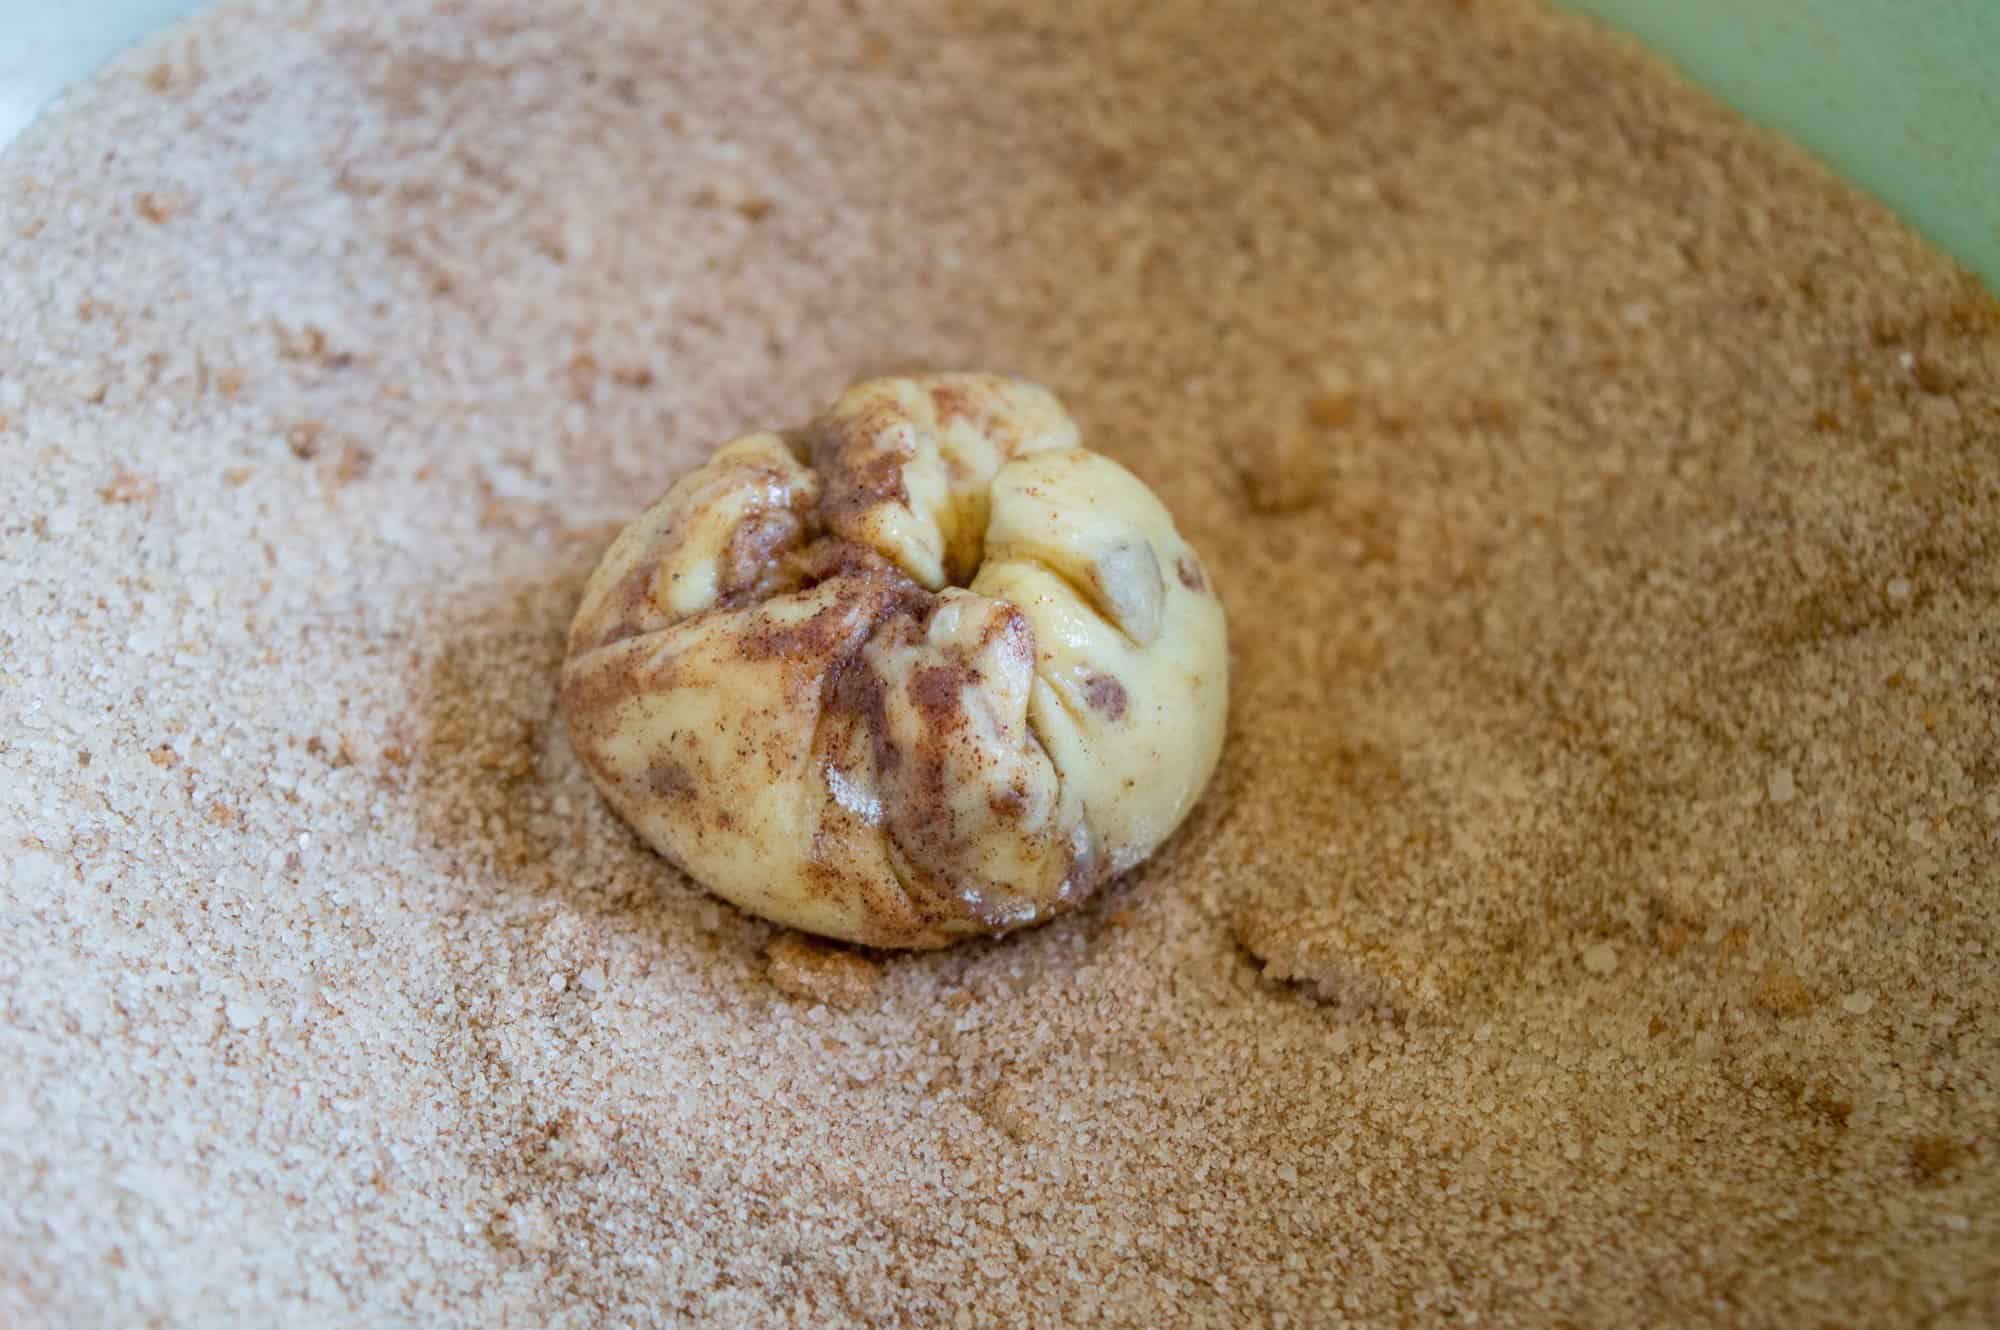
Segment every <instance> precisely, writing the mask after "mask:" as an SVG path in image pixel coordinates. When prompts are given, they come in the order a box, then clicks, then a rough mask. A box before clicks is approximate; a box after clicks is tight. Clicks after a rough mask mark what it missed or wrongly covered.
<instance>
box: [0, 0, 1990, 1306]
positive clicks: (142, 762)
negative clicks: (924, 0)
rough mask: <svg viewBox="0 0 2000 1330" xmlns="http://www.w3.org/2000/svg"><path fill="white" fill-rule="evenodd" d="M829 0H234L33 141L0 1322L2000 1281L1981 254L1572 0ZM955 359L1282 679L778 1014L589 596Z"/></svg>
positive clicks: (1545, 1294) (3, 713) (14, 414)
mask: <svg viewBox="0 0 2000 1330" xmlns="http://www.w3.org/2000/svg"><path fill="white" fill-rule="evenodd" d="M852 9H853V11H854V12H849V7H843V6H836V5H831V4H828V5H814V6H789V5H782V4H778V3H755V4H748V5H722V4H715V5H702V6H697V5H672V6H668V5H652V4H639V3H631V4H610V3H606V4H599V5H544V4H531V3H526V2H525V0H520V2H517V3H510V2H505V0H502V2H499V3H493V4H479V5H460V4H439V5H433V4H420V3H415V2H414V0H411V2H407V3H406V2H404V0H356V2H355V3H349V4H343V5H319V6H311V7H301V6H297V5H293V4H289V3H283V4H280V3H275V0H274V2H273V3H271V4H268V5H263V6H243V5H232V6H227V7H224V8H222V9H219V10H217V11H213V12H211V13H209V14H208V15H207V16H205V17H204V18H202V19H201V20H200V21H199V22H197V24H196V25H195V26H193V27H191V28H187V29H184V30H182V31H181V32H179V33H177V34H175V35H172V36H170V37H168V38H167V39H165V40H164V41H162V42H161V43H159V44H156V45H155V46H153V47H152V48H150V49H148V50H145V51H141V52H139V53H136V54H134V55H133V56H132V57H130V58H128V59H126V60H123V61H121V62H120V63H119V64H117V65H116V66H114V67H113V68H112V69H111V70H109V71H108V72H107V73H105V74H104V75H103V76H102V77H100V78H99V79H98V80H96V81H95V82H94V83H93V84H91V85H90V86H88V87H86V88H85V89H82V90H80V91H78V92H77V93H75V94H73V95H72V96H71V97H69V98H68V99H67V100H66V101H65V102H64V103H63V105H62V106H61V108H60V109H59V110H58V111H57V112H56V113H55V114H53V115H52V116H51V117H50V118H48V119H46V120H45V121H43V122H42V123H41V124H39V125H38V126H37V127H35V128H34V129H32V130H30V131H29V133H28V134H27V136H26V137H25V138H24V139H23V140H22V141H20V142H19V143H18V144H17V145H15V146H14V147H13V148H12V149H11V150H10V151H9V153H8V155H7V157H6V158H5V159H4V162H0V446H4V449H5V453H4V456H5V458H6V460H7V461H8V463H9V465H7V466H6V467H5V468H4V469H0V563H4V567H5V569H6V574H5V576H4V578H0V657H3V658H4V662H5V664H4V670H5V675H4V685H0V853H4V854H5V855H6V857H7V860H8V862H7V864H6V869H5V877H4V885H0V1068H4V1074H0V1320H4V1321H6V1322H7V1323H8V1324H10V1325H30V1326H32V1325H42V1324H48V1325H101V1324H161V1325H168V1324H171V1325H176V1326H234V1325H246V1324H285V1325H289V1326H315V1325H343V1326H344V1325H354V1324H368V1325H389V1324H421V1325H425V1326H445V1325H468V1326H470V1325H479V1326H492V1325H501V1324H512V1325H522V1324H532V1325H558V1326H596V1325H605V1324H625V1323H630V1324H645V1325H651V1324H679V1323H688V1324H691V1323H694V1322H695V1321H697V1320H700V1321H702V1323H704V1324H768V1323H771V1322H773V1321H776V1320H790V1321H793V1322H796V1323H798V1324H810V1325H815V1326H818V1325H828V1324H843V1323H858V1322H862V1321H879V1322H883V1323H892V1324H893V1323H902V1324H911V1325H933V1324H954V1323H956V1324H968V1323H972V1322H975V1321H979V1322H985V1323H997V1322H1007V1323H1013V1322H1016V1321H1018V1322H1021V1323H1028V1324H1044V1325H1056V1324H1081V1323H1091V1322H1098V1321H1101V1322H1108V1323H1117V1324H1125V1325H1134V1326H1139V1325H1145V1326H1166V1325H1217V1326H1221V1325H1237V1324H1269V1325H1281V1324H1291V1325H1298V1326H1307V1325H1310V1326H1323V1325H1335V1324H1340V1323H1342V1322H1343V1321H1351V1322H1353V1323H1356V1324H1366V1325H1430V1324H1438V1323H1441V1322H1445V1321H1447V1320H1448V1319H1450V1318H1452V1317H1457V1318H1458V1319H1460V1320H1465V1321H1471V1320H1472V1318H1474V1317H1475V1316H1476V1318H1477V1323H1479V1324H1483V1325H1520V1326H1546V1325H1556V1324H1569V1325H1579V1326H1580V1325H1605V1326H1611V1325H1628V1324H1666V1323H1675V1324H1689V1323H1699V1322H1726V1323H1732V1324H1744V1325H1783V1326H1800V1325H1821V1324H1857V1325H1860V1324H1867V1325H1888V1324H1898V1325H1915V1324H1929V1325H1939V1326H1949V1325H1960V1326H1972V1325H1983V1324H1991V1323H1993V1322H1994V1321H1995V1320H1996V1319H2000V1301H1996V1299H2000V1256H1997V1255H1996V1253H2000V1158H1996V1151H2000V1144H1996V1142H2000V1111H1997V1104H2000V1100H1997V1099H1996V1096H1997V1095H2000V1086H1996V1076H2000V1047H1997V1046H1996V1037H2000V1009H1996V1002H2000V958H1996V957H1995V955H1994V954H1993V953H1994V948H1995V946H1996V943H1995V938H1996V937H2000V881H1996V869H1995V867H1994V865H1995V863H1996V862H2000V733H1996V728H1995V727H1996V719H1995V718H1996V716H2000V683H1996V672H2000V446H1997V445H1996V442H1995V440H1996V438H2000V388H1997V387H1996V385H1997V384H2000V376H1997V375H1996V370H2000V315H1996V311H1995V306H1994V304H1993V302H1992V301H1991V300H1990V298H1988V297H1986V296H1984V295H1982V294H1981V293H1980V292H1979V291H1978V290H1977V289H1976V288H1975V287H1974V286H1973V285H1972V284H1971V282H1970V281H1969V279H1967V278H1965V277H1964V276H1962V275H1961V274H1959V273H1957V272H1956V271H1954V270H1953V269H1952V268H1950V267H1949V266H1948V265H1947V264H1946V263H1945V262H1944V261H1943V260H1942V259H1940V258H1938V257H1936V256H1934V255H1932V254H1931V253H1929V252H1927V251H1926V250H1925V249H1924V248H1922V247H1921V246H1920V244H1919V243H1918V242H1917V241H1915V240H1914V239H1913V238H1911V237H1910V235H1909V234H1908V233H1906V232H1905V231H1904V230H1902V229H1901V228H1900V227H1898V226H1897V225H1896V224H1894V223H1893V222H1892V221H1891V220H1890V219H1889V218H1888V217H1887V216H1886V215H1885V214H1884V213H1883V212H1882V211H1881V210H1880V209H1878V208H1877V207H1875V206H1874V205H1872V204H1869V203H1867V202H1865V201H1863V200H1861V199H1860V198H1858V197H1856V196H1855V195H1854V194H1853V193H1851V192H1850V191H1848V190H1847V189H1845V188H1844V187H1842V186H1839V185H1837V184H1836V183H1834V182H1833V181H1831V180H1830V179H1829V178H1827V177H1826V176H1825V175H1824V174H1822V173H1821V172H1820V171H1819V170H1818V169H1817V168H1815V167H1813V166H1811V165H1810V164H1808V163H1806V162H1804V161H1803V160H1801V159H1800V158H1799V157H1798V156H1796V155H1795V154H1793V153H1791V152H1789V151H1788V150H1785V149H1783V148H1781V147H1779V146H1777V145H1775V144H1773V143H1771V142H1769V141H1767V140H1765V139H1764V138H1762V137H1761V136H1759V135H1757V134H1754V133H1752V132H1750V131H1748V130H1746V129H1745V128H1744V127H1742V126H1741V125H1740V124H1738V123H1737V122H1735V121H1734V120H1733V119H1732V118H1731V117H1729V116H1728V115H1727V114H1726V113H1724V112H1723V111H1721V110H1719V109H1717V108H1716V107H1714V106H1712V105H1711V104H1709V103H1708V102H1707V101H1705V100H1704V99H1702V98H1700V97H1699V96H1697V95H1696V94H1695V93H1693V92H1691V91H1689V90H1688V89H1686V88H1684V87H1681V86H1679V85H1678V84H1676V83H1675V82H1673V81H1672V80H1671V79H1670V78H1669V77H1668V76H1667V75H1665V74H1664V73H1663V72H1661V71H1660V70H1658V69H1657V68H1655V67H1653V66H1652V65H1650V64H1649V63H1647V62H1646V61H1644V60H1643V59H1641V58H1639V57H1638V56H1636V55H1635V54H1633V53H1632V52H1630V51H1629V50H1627V49H1625V48H1624V47H1622V46H1620V45H1618V44H1616V43H1614V42H1612V41H1610V40H1608V39H1606V38H1605V37H1603V36H1602V35H1600V34H1597V33H1595V32H1593V31H1591V30H1588V29H1586V28H1583V27H1580V26H1578V25H1576V24H1573V23H1570V22H1567V21H1560V20H1557V19H1554V18H1552V17H1548V16H1545V15H1543V14H1541V13H1539V12H1538V11H1535V10H1532V9H1526V8H1523V7H1521V6H1519V5H1517V4H1514V3H1510V2H1507V0H1494V2H1486V0H1473V2H1472V3H1444V2H1443V0H1438V2H1436V3H1433V2H1431V0H1385V2H1384V3H1380V4H1375V5H1360V4H1353V5H1349V4H1341V5H1296V6H1282V7H1281V6H1273V5H1264V4H1251V3H1231V4H1215V3H1209V2H1208V0H1201V2H1200V3H1197V2H1196V0H1169V2H1166V3H1153V4H1146V5H1123V4H1120V5H1091V6H1074V7H1073V6H1065V5H1057V4H1053V3H1049V4H1043V5H1036V6H1033V7H1030V8H1026V9H1022V8H1007V7H1003V6H1001V5H998V4H988V3H982V2H975V3H966V4H958V5H953V6H949V7H944V6H940V7H936V8H935V9H933V8H932V7H927V6H908V7H903V9H902V11H901V13H900V15H897V14H893V13H889V12H885V11H883V10H881V9H880V8H879V7H852ZM1072 9H1077V10H1080V11H1081V12H1080V13H1072V12H1070V11H1071V10H1072ZM1281 10H1283V11H1285V12H1280V11H1281ZM703 11H707V12H703ZM909 365H939V366H978V367H993V368H1000V369H1010V370H1016V371H1019V372H1023V373H1026V374H1029V375H1032V376H1033V377H1035V378H1037V379H1039V380H1042V381H1044V382H1046V383H1048V384H1050V385H1051V386H1052V387H1054V388H1055V389H1056V390H1057V391H1058V392H1060V393H1061V394H1062V395H1063V397H1064V399H1065V401H1066V402H1067V403H1068V404H1069V405H1070V406H1071V407H1072V408H1073V409H1074V410H1075V411H1076V413H1077V415H1078V416H1079V418H1080V419H1081V420H1082V422H1083V425H1084V428H1085V431H1086V437H1087V439H1088V440H1089V441H1090V442H1091V443H1092V444H1093V446H1095V447H1097V448H1099V449H1101V450H1103V451H1105V452H1108V453H1110V454H1111V455H1112V456H1114V457H1116V458H1118V459H1119V460H1121V461H1123V462H1124V463H1126V464H1127V465H1129V466H1131V467H1132V468H1133V469H1134V470H1135V471H1137V472H1138V473H1139V474H1140V475H1141V476H1143V477H1144V478H1145V479H1146V480H1147V482H1148V483H1149V484H1151V485H1152V486H1154V487H1155V489H1156V490H1157V491H1158V492H1159V493H1160V494H1161V496H1162V497H1163V498H1164V499H1165V500H1166V501H1167V502H1168V504H1169V506H1170V507H1171V508H1172V509H1173V511H1174V513H1175V515H1176V517H1177V519H1178V520H1179V523H1180V525H1181V528H1182V530H1183V531H1184V532H1185V533H1186V534H1187V535H1188V536H1189V537H1190V539H1191V540H1192V541H1193V542H1194V544H1195V545H1196V547H1197V548H1199V549H1200V550H1201V551H1202V552H1203V554H1204V557H1205V559H1206V562H1207V564H1208V567H1209V569H1210V572H1211V574H1212V576H1213V578H1214V580H1215V582H1216V583H1217V585H1218V586H1219V588H1220V591H1221V594H1222V595H1223V597H1224V598H1225V600H1226V602H1227V604H1228V607H1229V611H1230V615H1231V620H1232V639H1233V641H1234V643H1235V646H1236V652H1237V656H1236V693H1235V698H1234V705H1233V708H1232V711H1233V727H1232V732H1231V738H1230V742H1229V745H1228V748H1227V750H1226V752H1225V754H1224V758H1223V766H1222V769H1221V771H1220V773H1219V774H1218V777H1217V782H1216V785H1215V786H1214V788H1213V789H1212V790H1211V792H1210V794H1209V796H1208V797H1207V799H1206V800H1205V801H1204V803H1203V805H1202V806H1201V808H1200V809H1199V810H1198V811H1197V812H1196V814H1195V816H1194V818H1193V820H1192V821H1191V823H1190V824H1189V826H1188V827H1187V828H1186V829H1185V830H1184V832H1183V833H1182V834H1181V835H1180V836H1179V837H1178V838H1176V839H1175V840H1174V841H1173V842H1172V843H1171V844H1169V846H1168V847H1167V848H1166V849H1165V850H1164V851H1163V852H1162V854H1161V855H1160V857H1159V858H1157V859H1156V860H1155V861H1153V862H1152V863H1151V864H1149V865H1148V866H1147V867H1146V868H1144V869H1142V870H1141V871H1140V872H1138V873H1137V874H1135V875H1134V877H1133V878H1132V879H1131V880H1130V881H1129V882H1128V883H1127V884H1126V885H1124V886H1122V887H1120V888H1118V889H1115V890H1113V891H1112V892H1111V893H1109V895H1108V896H1107V898H1105V899H1103V900H1101V901H1099V902H1098V903H1096V904H1095V905H1093V906H1092V907H1091V908H1089V909H1088V910H1086V911H1083V912H1081V913H1080V914H1078V915H1077V916H1074V917H1071V918H1068V919H1065V920H1062V921H1059V922H1057V923H1056V924H1054V925H1052V926H1050V927H1048V928H1045V929H1042V930H1039V931H1036V932H1034V933H1032V934H1028V935H1024V936H1021V937H1019V938H1016V939H1013V940H1010V941H1007V942H1003V943H999V944H991V945H984V944H982V945H977V946H972V947H968V948H966V949H962V950H957V951H952V952H949V953H945V954H940V955H926V956H915V957H904V958H897V959H893V960H890V961H888V962H886V963H885V964H884V966H883V972H882V974H881V977H880V980H879V984H875V983H871V982H869V981H868V980H867V979H866V978H865V976H859V975H856V974H854V973H853V972H852V971H851V967H846V966H844V964H841V963H837V962H832V961H828V960H826V959H825V958H823V957H820V958H815V957H813V956H812V955H810V954H805V953H801V954H800V955H792V954H790V953H789V952H786V951H784V950H783V949H781V950H780V953H779V954H780V955H781V956H783V957H784V958H785V970H786V973H785V975H784V980H785V982H784V983H783V991H781V989H780V987H778V986H774V984H773V983H772V982H771V980H770V979H769V978H768V977H767V975H766V967H767V964H770V963H772V962H767V960H766V957H765V954H764V949H765V947H766V945H767V944H768V943H770V942H771V941H772V939H771V935H770V932H769V930H768V929H766V928H765V927H763V926H762V925H759V924H756V923H754V922H752V921H750V920H748V919H746V918H744V917H742V916H740V915H738V914H737V913H735V912H734V911H732V910H730V909H729V908H727V907H725V906H722V905H719V904H717V903H715V902H712V901H710V900H708V899H706V898H705V897H703V896H701V895H699V894H698V893H696V892H694V891H693V890H691V889H690V888H689V887H688V886H687V884H686V883H685V882H684V881H682V880H680V879H679V878H677V877H676V876H675V874H674V873H673V872H672V871H671V870H670V869H668V868H667V867H666V866H664V865H663V864H662V863H661V862H660V861H659V860H657V859H656V858H654V857H653V856H651V855H650V854H649V853H647V852H646V851H645V850H644V849H643V848H642V847H641V846H640V845H639V844H638V842H637V841H636V840H635V839H634V838H633V837H632V836H630V835H629V834H628V833H627V832H625V831H624V830H623V829H622V828H621V826H620V825H619V823H618V822H617V820H616V819H615V817H614V816H613V815H612V814H611V813H610V812H609V811H608V810H607V809H606V808H605V807H604V806H603V805H602V804H601V802H600V801H599V800H598V799H597V798H596V797H595V795H594V794H593V793H592V791H591V788H590V785H589V782H588V781H587V779H586V778H585V775H584V773H583V772H582V771H581V770H580V769H579V767H578V765H577V763H576V761H575V760H574V758H573V756H572V754H571V752H570V750H569V748H568V746H567V744H566V742H565V740H564V738H563V736H562V734H561V733H560V731H559V729H558V728H557V727H556V726H554V725H553V724H552V723H551V716H552V706H553V701H554V690H555V675H556V666H557V663H558V661H559V659H560V655H561V649H562V634H563V629H564V626H565V623H566V620H567V618H568V615H569V613H570V610H571V608H572V606H573V604H574V601H575V598H576V595H577V593H578V590H579V588H580V586H581V583H582V579H583V577H584V575H585V574H586V573H587V572H588V571H589V569H590V567H591V565H592V563H593V562H594V561H595V559H596V557H597V555H598V553H599V551H600V549H601V548H602V544H603V541H604V540H605V539H606V538H607V536H608V534H609V533H610V532H611V531H612V530H614V529H615V528H616V526H617V524H618V523H619V522H621V521H622V520H623V519H625V518H626V517H629V516H630V515H631V514H632V513H633V512H634V511H635V510H636V509H637V507H638V506H639V505H640V504H642V503H643V502H645V501H646V500H647V499H649V498H651V497H652V496H653V495H654V494H655V493H657V492H658V491H659V490H661V489H662V488H664V487H665V485H666V484H667V483H668V482H669V481H670V480H671V479H672V478H673V477H674V476H675V475H677V474H678V473H679V472H680V471H681V470H683V469H685V468H686V467H688V466H690V465H692V464H694V463H695V462H696V461H697V460H698V459H700V458H701V457H703V456H705V455H706V454H707V452H708V450H709V449H710V448H711V447H712V446H713V445H714V444H715V443H716V442H717V441H718V440H720V439H722V438H724V437H727V436H729V435H731V434H733V433H736V432H739V431H741V430H743V429H745V428H749V427H754V426H761V425H769V424H774V423H776V424H782V423H786V422H790V421H795V420H797V419H799V418H801V417H802V415H803V414H805V413H807V412H809V411H810V410H811V409H812V406H813V405H814V404H816V403H819V402H822V401H825V400H827V399H828V398H829V396H830V395H831V394H832V393H833V392H835V391H836V390H837V389H838V388H839V387H840V386H841V385H842V384H844V383H846V382H847V381H849V380H850V379H852V378H854V377H856V376H857V375H859V374H862V373H865V372H869V371H875V370H881V369H885V368H898V367H905V366H909ZM1245 469H1248V470H1249V471H1251V472H1252V473H1253V474H1252V475H1250V476H1249V477H1247V478H1246V477H1244V476H1243V475H1241V474H1240V472H1241V471H1243V470H1245ZM1266 963H1268V965H1269V967H1270V969H1271V971H1272V974H1273V976H1278V975H1282V976H1288V977H1289V978H1288V979H1287V980H1285V981H1280V980H1279V979H1277V978H1275V977H1273V978H1267V977H1265V975H1264V974H1263V967H1264V965H1265V964H1266ZM836 972H837V973H838V975H839V976H840V977H839V985H840V990H839V991H840V996H841V999H842V1000H853V1001H854V1002H855V1004H856V1005H853V1006H852V1007H850V1008H848V1009H837V1008H834V1007H831V1006H818V1005H812V998H811V995H812V993H813V992H814V991H816V990H815V984H816V983H818V982H821V980H820V979H816V978H815V976H816V975H823V976H825V977H826V981H827V982H831V976H833V975H834V974H835V973H836ZM828 992H829V993H831V992H832V990H831V989H829V990H828Z"/></svg>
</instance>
